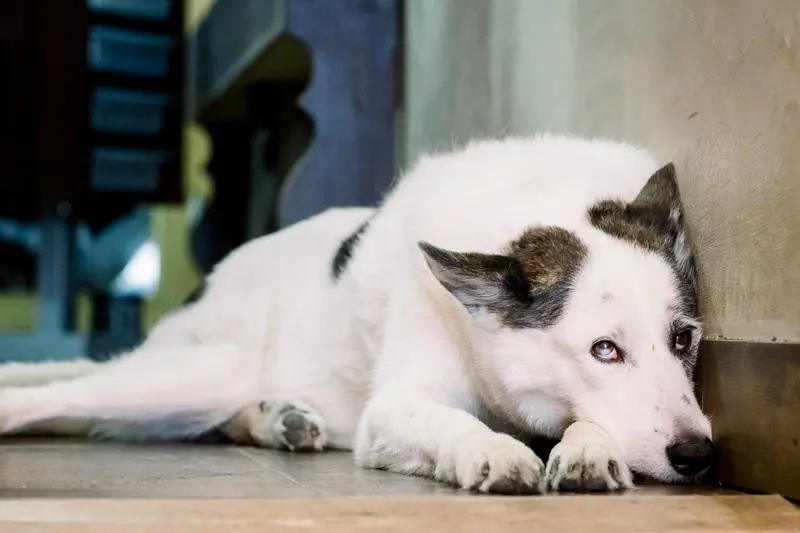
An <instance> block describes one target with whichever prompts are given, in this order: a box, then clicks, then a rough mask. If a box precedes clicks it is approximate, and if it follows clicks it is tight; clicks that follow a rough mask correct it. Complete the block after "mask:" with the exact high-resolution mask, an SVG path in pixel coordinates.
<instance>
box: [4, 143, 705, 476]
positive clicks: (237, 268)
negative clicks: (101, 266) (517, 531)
mask: <svg viewBox="0 0 800 533" xmlns="http://www.w3.org/2000/svg"><path fill="white" fill-rule="evenodd" d="M659 167H660V165H659V164H658V163H657V162H656V160H655V159H654V158H653V157H652V156H651V155H649V154H648V153H646V152H645V151H643V150H640V149H638V148H635V147H632V146H629V145H626V144H621V143H613V142H606V141H597V140H582V139H575V138H567V137H552V136H542V137H536V138H518V139H513V138H512V139H505V140H500V141H480V142H475V143H472V144H470V145H468V146H467V147H465V148H463V149H460V150H457V151H454V152H452V153H446V154H440V155H431V156H428V157H425V158H423V159H422V160H421V161H420V162H419V163H418V164H417V165H416V167H415V168H413V169H412V170H411V171H410V172H409V173H407V175H406V176H405V177H404V178H403V179H401V180H400V181H399V182H398V183H397V185H396V187H395V188H394V190H393V191H392V192H391V193H390V194H389V195H388V197H387V198H386V200H385V201H384V202H383V204H382V206H381V207H380V210H379V211H376V210H374V209H370V208H348V209H332V210H330V211H327V212H325V213H323V214H320V215H318V216H316V217H314V218H312V219H310V220H307V221H304V222H301V223H298V224H296V225H294V226H292V227H289V228H287V229H285V230H283V231H281V232H278V233H276V234H273V235H269V236H266V237H262V238H259V239H256V240H254V241H252V242H250V243H247V244H245V245H243V246H242V247H240V248H239V249H237V250H235V251H234V252H233V253H231V254H230V256H229V257H228V258H226V259H225V260H224V261H222V262H221V263H220V264H219V265H218V267H217V268H216V269H215V270H214V272H213V273H212V275H211V276H210V277H209V278H208V280H207V281H208V287H207V290H206V293H205V295H204V296H203V297H202V298H201V299H200V300H199V301H198V302H197V303H194V304H191V305H188V306H186V307H184V308H182V309H180V310H178V311H176V312H174V313H172V314H171V315H169V316H167V317H166V318H164V319H163V320H162V321H161V322H160V323H159V324H158V325H157V326H156V327H155V328H154V329H153V331H152V332H151V333H150V335H149V337H148V339H147V340H146V342H145V343H144V344H143V345H142V346H141V347H140V348H138V349H136V350H134V351H133V352H132V353H130V354H127V355H124V356H122V357H120V358H119V359H116V360H113V361H111V362H109V363H106V364H102V365H100V364H91V363H81V365H82V366H80V367H78V366H72V364H49V365H31V366H25V365H8V366H6V367H5V368H2V367H0V368H1V369H0V386H9V385H26V386H24V387H22V386H14V387H9V388H6V389H4V390H3V391H2V393H0V431H2V432H5V433H12V432H15V431H20V430H23V429H26V428H27V429H29V430H30V429H31V428H38V430H40V431H47V430H50V431H52V432H56V433H58V432H77V433H83V432H87V433H90V434H91V435H94V436H101V437H109V438H115V439H125V440H138V439H150V438H181V437H191V436H196V435H199V434H202V433H204V432H206V431H209V430H211V429H213V428H215V427H219V426H221V425H224V424H225V423H226V422H228V421H230V420H232V419H235V418H236V417H240V421H242V423H243V424H244V425H245V427H246V430H247V431H250V433H251V435H250V437H252V439H253V440H254V442H256V443H258V444H261V445H264V446H275V447H279V446H281V445H284V446H285V445H286V442H284V441H283V440H282V439H281V432H282V431H284V430H285V429H286V428H285V427H284V425H283V422H282V419H281V416H282V413H284V412H285V411H287V409H286V406H287V405H290V406H291V405H293V406H301V412H302V413H304V414H305V415H306V417H307V418H309V419H311V421H312V422H313V424H314V425H316V426H317V429H318V434H315V435H314V442H313V447H315V448H317V449H318V448H320V447H322V446H325V447H328V448H339V449H352V450H353V451H354V455H355V458H356V461H357V462H358V463H359V464H361V465H364V466H368V467H376V468H386V469H389V470H393V471H398V472H404V473H413V474H417V475H424V476H432V477H434V478H436V479H439V480H442V481H445V482H450V483H455V484H457V485H459V486H461V487H472V488H478V489H479V490H483V491H487V490H490V489H491V487H492V486H493V485H494V486H495V487H497V485H496V483H500V484H502V482H503V480H509V479H511V480H512V482H513V483H517V484H519V483H522V484H524V485H536V484H546V485H549V486H550V487H551V488H552V487H557V486H558V483H559V480H560V479H561V478H563V477H564V476H567V475H569V472H570V471H571V470H572V471H574V470H575V468H578V469H580V468H581V467H582V468H584V469H593V470H592V473H593V475H597V476H600V477H602V478H603V479H605V481H606V483H607V485H608V488H610V489H615V488H621V487H625V486H631V476H630V473H629V469H630V470H633V471H635V472H639V473H642V474H645V475H649V476H651V477H654V478H656V479H660V480H664V481H678V480H681V479H683V478H682V476H681V475H679V474H678V473H677V472H676V471H674V470H673V469H672V467H671V466H670V463H669V461H668V460H667V457H666V454H665V451H664V450H665V447H666V446H667V445H669V444H670V443H671V442H673V441H674V440H675V439H676V438H679V434H681V433H684V432H693V433H697V434H701V435H705V436H708V437H710V436H711V428H710V425H709V422H708V419H707V418H706V417H705V416H704V415H703V413H702V412H701V410H700V408H699V406H698V404H697V402H696V400H695V396H694V394H693V391H692V384H691V381H690V378H689V377H687V373H686V372H685V370H684V367H683V365H682V364H681V362H680V361H678V360H677V359H676V358H675V357H674V356H673V355H672V354H671V353H670V350H669V347H668V346H667V339H665V338H664V333H663V332H664V330H665V327H666V325H667V324H669V323H670V321H672V320H674V318H675V317H674V316H673V315H674V313H675V311H674V309H673V307H674V305H673V304H674V302H676V300H677V299H678V297H679V296H678V288H677V285H676V280H675V276H674V273H673V271H672V270H671V269H670V267H669V265H668V264H667V263H666V261H665V260H664V259H663V258H662V257H661V256H659V255H658V254H655V253H652V252H648V251H645V250H643V249H641V248H639V247H636V246H634V245H633V244H631V243H629V242H626V241H623V240H620V239H617V238H614V237H612V236H610V235H608V234H606V233H604V232H602V231H600V230H598V229H596V228H595V227H593V226H592V225H591V224H590V223H589V222H588V219H587V214H586V213H587V208H588V206H590V205H592V204H593V203H594V202H596V201H598V200H601V199H605V198H620V199H622V200H625V201H630V200H633V199H634V198H635V197H636V196H637V194H638V193H639V191H640V190H641V189H642V187H643V186H644V184H645V182H646V181H647V179H648V178H649V177H650V176H651V175H652V174H653V173H654V172H655V171H656V170H657V169H658V168H659ZM376 213H377V215H376ZM368 218H370V219H371V221H370V224H369V227H368V229H367V230H366V232H365V233H364V234H363V236H362V238H361V240H360V241H359V243H358V244H357V246H356V247H355V249H354V253H353V257H352V258H351V260H350V261H349V263H348V264H347V265H346V268H345V269H344V272H343V273H342V276H341V278H340V279H338V280H336V281H334V280H333V279H332V277H331V259H332V257H333V256H334V254H335V253H336V251H337V248H338V247H339V245H340V242H341V241H342V240H343V239H344V238H346V237H347V236H348V235H350V234H351V233H352V232H353V231H354V230H355V229H356V228H357V227H358V226H359V225H360V224H361V223H362V222H364V221H365V220H367V219H368ZM539 225H549V226H559V227H562V228H565V229H568V230H571V231H572V232H574V234H575V235H577V236H578V237H579V238H580V239H581V240H582V241H583V243H585V245H586V247H587V249H588V257H587V259H586V264H585V265H584V267H583V268H582V269H581V270H580V272H579V274H578V277H577V278H576V279H575V280H574V282H573V290H572V292H571V295H570V296H569V298H568V300H567V302H566V308H565V311H564V313H563V316H562V318H561V319H560V320H559V321H558V323H556V324H555V325H554V326H552V327H549V328H545V329H512V328H508V327H505V326H503V324H502V323H501V322H500V321H499V320H498V319H497V317H496V316H494V315H493V314H492V313H489V312H485V311H478V312H474V313H470V312H469V311H468V310H467V309H466V308H465V306H463V305H462V304H461V303H460V302H459V301H458V300H457V299H456V298H454V297H453V295H452V294H451V293H450V292H448V291H447V290H446V289H445V288H444V287H443V286H442V284H441V283H440V282H439V280H437V277H436V276H435V275H433V274H432V271H431V267H430V266H429V264H428V263H427V262H426V258H425V255H424V254H423V253H422V252H421V250H420V248H419V246H418V243H419V242H420V241H425V242H428V243H431V244H433V245H435V246H437V247H441V248H445V249H448V250H454V251H464V252H483V253H500V252H501V251H503V250H504V247H505V246H506V245H507V243H508V242H509V241H511V240H513V239H515V238H517V237H518V236H519V235H520V234H521V233H522V232H523V231H524V230H526V229H527V228H530V227H533V226H539ZM693 325H694V326H695V327H696V328H697V332H698V336H699V333H700V330H699V327H700V326H699V324H693ZM612 332H616V334H617V335H618V336H621V337H623V338H624V342H625V345H626V347H627V350H628V351H629V352H630V353H631V354H632V356H633V357H634V358H635V364H630V365H627V364H626V365H609V364H604V363H601V362H599V361H597V360H595V359H594V358H593V357H592V356H591V355H590V349H591V346H592V343H593V342H594V341H595V340H596V339H598V338H601V337H603V336H606V335H609V334H610V333H612ZM77 374H80V377H76V375H77ZM686 398H690V399H691V401H687V400H686ZM258 405H262V407H264V406H266V407H264V408H262V409H254V407H253V406H258ZM69 421H71V424H68V423H67V422H69ZM56 423H58V424H59V425H58V426H55V425H54V424H56ZM67 428H71V431H70V429H67ZM502 432H506V433H510V434H516V433H523V432H524V433H531V434H537V435H543V436H547V437H553V438H560V439H561V442H560V443H559V444H558V445H557V446H556V448H555V449H554V450H553V452H552V453H551V455H550V461H549V466H548V468H549V469H550V472H548V473H547V475H545V469H544V465H543V463H542V461H541V460H540V459H539V458H538V457H537V456H536V455H535V454H534V453H533V451H531V450H530V449H529V448H528V447H527V446H525V445H523V444H522V443H521V442H519V441H517V440H515V439H514V438H512V437H511V436H509V435H508V434H504V433H502ZM609 465H610V466H609ZM570 469H571V470H570ZM545 478H548V480H549V481H547V482H546V481H544V479H545Z"/></svg>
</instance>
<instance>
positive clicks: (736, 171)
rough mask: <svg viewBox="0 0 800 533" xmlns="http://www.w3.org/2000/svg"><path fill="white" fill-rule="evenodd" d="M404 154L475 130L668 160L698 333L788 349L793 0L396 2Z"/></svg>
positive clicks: (797, 290) (797, 117) (793, 221)
mask: <svg viewBox="0 0 800 533" xmlns="http://www.w3.org/2000/svg"><path fill="white" fill-rule="evenodd" d="M405 31H406V35H405V47H406V71H405V72H406V80H405V116H404V117H403V118H404V121H403V124H404V130H405V132H404V137H403V143H402V144H403V146H404V150H405V159H406V160H407V161H409V160H414V159H415V157H416V156H417V155H418V154H419V153H420V151H423V150H425V149H427V148H429V147H438V146H446V145H448V144H450V143H451V142H452V141H453V140H455V141H459V140H464V139H467V138H469V137H471V136H474V135H476V134H480V135H487V134H500V133H505V132H510V133H533V132H538V131H542V130H551V131H558V132H564V131H569V132H575V133H582V134H596V135H604V136H613V137H616V138H620V139H625V140H631V141H634V142H639V143H643V144H644V145H646V146H647V147H649V148H651V149H652V150H654V151H655V152H656V153H657V154H659V155H661V156H662V157H664V158H665V159H666V158H669V159H672V160H674V161H675V162H676V164H677V167H678V170H679V172H680V174H681V176H682V181H681V187H682V190H683V194H684V198H685V202H686V204H687V211H688V212H687V219H688V224H689V226H690V229H691V233H692V239H693V241H694V242H695V245H696V247H697V249H698V255H699V257H698V260H699V266H700V269H701V275H702V278H703V289H704V295H703V296H704V298H703V300H704V302H703V307H704V309H703V311H704V315H705V317H704V318H705V320H706V322H707V324H708V332H709V335H710V336H711V337H717V336H721V337H725V338H730V339H750V340H760V341H768V342H769V341H787V340H788V341H800V105H799V102H798V100H800V2H798V1H797V0H660V1H659V0H556V1H553V0H406V30H405Z"/></svg>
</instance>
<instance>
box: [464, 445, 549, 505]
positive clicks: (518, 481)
mask: <svg viewBox="0 0 800 533" xmlns="http://www.w3.org/2000/svg"><path fill="white" fill-rule="evenodd" d="M456 457H457V459H456V466H455V470H456V479H457V481H458V483H459V484H460V485H461V486H462V487H463V488H469V489H470V490H472V491H474V492H480V493H490V494H536V493H538V492H539V480H540V478H541V477H542V475H543V472H544V464H543V463H542V462H541V460H539V458H538V457H536V454H535V453H533V451H532V450H531V449H530V448H528V447H527V446H525V445H524V444H523V443H521V442H519V441H517V440H515V439H513V438H511V437H509V436H507V435H500V434H491V435H489V436H488V437H485V438H480V439H475V440H473V441H471V442H469V443H468V444H464V445H462V446H460V449H459V450H458V451H457V452H456Z"/></svg>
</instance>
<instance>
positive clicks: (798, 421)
mask: <svg viewBox="0 0 800 533" xmlns="http://www.w3.org/2000/svg"><path fill="white" fill-rule="evenodd" d="M700 361H701V364H702V366H701V368H700V373H699V376H698V377H699V384H700V391H701V395H702V402H703V407H704V409H705V410H706V412H707V413H709V415H711V419H712V426H713V428H714V433H715V440H716V441H717V446H718V449H719V455H718V458H717V461H716V472H715V474H716V476H717V478H718V479H719V480H720V481H722V482H723V483H726V484H730V485H733V486H737V487H743V488H747V489H752V490H757V491H763V492H772V493H778V494H783V495H784V496H787V497H791V498H800V345H797V344H780V343H757V342H736V341H709V342H705V343H704V345H703V351H702V353H701V356H700Z"/></svg>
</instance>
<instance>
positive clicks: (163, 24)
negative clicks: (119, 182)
mask: <svg viewBox="0 0 800 533" xmlns="http://www.w3.org/2000/svg"><path fill="white" fill-rule="evenodd" d="M106 3H107V2H106ZM3 10H4V14H3V16H2V17H0V73H2V83H0V164H2V167H3V174H4V176H3V179H2V180H0V216H3V217H9V218H14V219H24V220H31V219H38V218H39V217H41V216H43V215H56V214H61V215H63V214H65V213H66V212H69V213H70V215H71V216H72V217H77V218H81V219H84V220H88V221H90V222H91V224H92V226H93V227H102V226H103V225H104V224H106V223H107V222H109V221H110V220H113V219H114V218H116V217H117V216H119V214H120V212H124V211H125V210H127V209H130V207H132V206H133V205H135V204H137V203H139V202H143V201H146V202H175V201H180V200H181V199H182V191H181V179H180V163H181V158H180V143H181V134H182V116H181V112H182V108H181V107H182V106H181V103H182V91H181V88H182V84H181V80H182V77H183V44H182V38H181V37H182V34H183V2H182V1H181V0H173V1H172V4H171V8H170V12H169V14H168V16H167V17H166V19H165V20H147V19H140V18H134V17H130V16H122V15H113V14H108V13H103V12H94V11H92V10H91V9H90V8H89V6H88V3H87V1H86V0H52V1H47V2H30V1H28V0H6V1H5V2H4V3H3ZM97 26H107V27H113V28H120V29H126V30H133V31H136V32H144V33H148V34H154V35H166V36H170V37H171V38H172V39H173V40H174V43H173V45H172V48H171V51H170V57H169V68H168V72H167V74H166V75H165V76H151V77H141V76H135V75H124V74H119V73H115V72H110V71H98V70H96V69H93V68H91V66H90V65H88V64H87V51H88V48H89V42H88V41H89V39H90V33H91V31H92V28H93V27H97ZM102 86H109V87H116V88H126V89H127V88H131V89H137V90H143V91H148V92H155V93H163V94H166V95H168V96H169V98H170V99H171V103H170V104H169V105H168V107H167V111H166V116H165V122H164V128H163V129H162V131H160V132H159V133H158V134H156V135H149V136H143V135H124V134H119V133H112V132H100V131H96V130H93V129H92V128H91V127H90V123H89V117H90V113H91V105H92V94H93V91H94V90H95V89H96V88H97V87H102ZM98 146H123V147H128V148H140V149H145V150H146V149H156V150H164V151H166V152H169V153H170V154H171V156H170V157H169V161H168V163H167V164H166V165H165V166H164V168H163V169H162V172H161V174H162V175H161V180H160V183H159V185H158V187H156V188H155V189H154V190H149V191H147V190H140V191H134V190H114V189H113V188H105V189H98V188H97V187H93V186H92V183H91V180H90V176H91V168H90V161H91V151H92V150H93V149H94V148H96V147H98ZM59 206H61V207H60V209H59Z"/></svg>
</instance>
